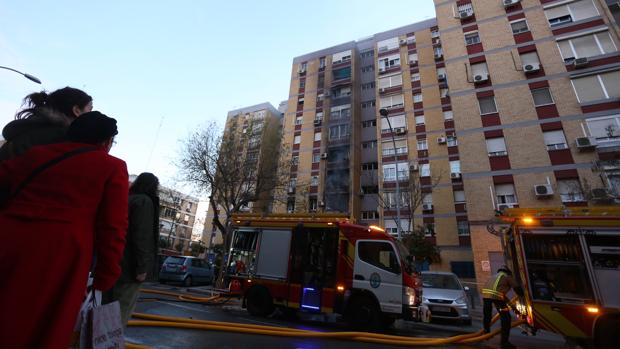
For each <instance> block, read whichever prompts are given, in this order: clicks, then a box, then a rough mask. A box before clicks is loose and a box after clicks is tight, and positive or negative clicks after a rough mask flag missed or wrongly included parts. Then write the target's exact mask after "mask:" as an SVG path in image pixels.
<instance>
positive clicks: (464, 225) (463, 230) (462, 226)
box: [456, 221, 469, 236]
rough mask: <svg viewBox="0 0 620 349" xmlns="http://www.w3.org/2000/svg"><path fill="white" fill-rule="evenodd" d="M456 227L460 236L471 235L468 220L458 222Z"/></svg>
mask: <svg viewBox="0 0 620 349" xmlns="http://www.w3.org/2000/svg"><path fill="white" fill-rule="evenodd" d="M456 229H457V231H458V233H459V236H469V222H468V221H458V222H456Z"/></svg>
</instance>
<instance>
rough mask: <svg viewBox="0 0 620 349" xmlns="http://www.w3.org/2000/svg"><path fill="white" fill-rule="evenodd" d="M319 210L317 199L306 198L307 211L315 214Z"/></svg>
mask: <svg viewBox="0 0 620 349" xmlns="http://www.w3.org/2000/svg"><path fill="white" fill-rule="evenodd" d="M318 208H319V204H318V200H317V198H308V211H310V212H315V211H316V210H317V209H318Z"/></svg>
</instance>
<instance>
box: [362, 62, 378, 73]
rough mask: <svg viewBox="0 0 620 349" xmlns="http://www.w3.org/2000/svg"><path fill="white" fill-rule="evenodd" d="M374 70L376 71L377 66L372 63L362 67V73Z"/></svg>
mask: <svg viewBox="0 0 620 349" xmlns="http://www.w3.org/2000/svg"><path fill="white" fill-rule="evenodd" d="M373 71H375V66H374V65H372V64H371V65H367V66H364V67H362V73H368V72H373Z"/></svg>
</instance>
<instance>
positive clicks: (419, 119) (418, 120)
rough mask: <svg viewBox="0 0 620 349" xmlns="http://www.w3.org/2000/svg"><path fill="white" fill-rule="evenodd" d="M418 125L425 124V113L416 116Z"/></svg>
mask: <svg viewBox="0 0 620 349" xmlns="http://www.w3.org/2000/svg"><path fill="white" fill-rule="evenodd" d="M415 124H416V125H424V115H419V116H416V117H415Z"/></svg>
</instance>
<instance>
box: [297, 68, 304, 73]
mask: <svg viewBox="0 0 620 349" xmlns="http://www.w3.org/2000/svg"><path fill="white" fill-rule="evenodd" d="M297 72H298V73H299V74H303V73H305V72H306V68H302V67H299V68H298V69H297Z"/></svg>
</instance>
